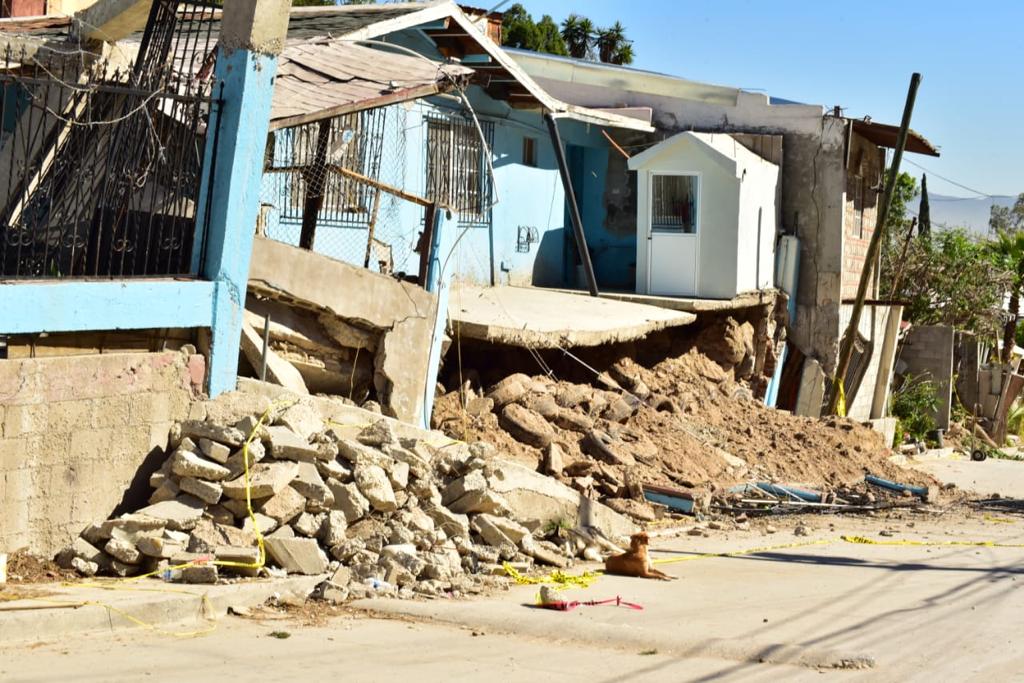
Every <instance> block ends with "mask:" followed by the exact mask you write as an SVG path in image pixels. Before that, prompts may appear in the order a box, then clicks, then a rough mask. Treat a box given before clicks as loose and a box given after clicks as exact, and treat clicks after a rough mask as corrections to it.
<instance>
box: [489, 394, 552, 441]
mask: <svg viewBox="0 0 1024 683" xmlns="http://www.w3.org/2000/svg"><path fill="white" fill-rule="evenodd" d="M498 422H499V424H501V427H502V429H504V430H505V431H506V432H508V433H509V434H511V435H512V438H514V439H515V440H516V441H519V442H520V443H525V444H527V445H529V446H535V447H536V448H546V447H547V445H548V444H549V443H551V440H552V439H553V438H554V436H555V430H554V429H552V427H551V424H550V423H549V422H548V421H547V420H545V419H544V418H543V417H541V416H540V415H539V414H538V413H536V412H534V411H532V410H530V409H529V408H526V407H523V406H521V405H519V404H518V403H512V404H510V405H507V406H505V407H504V408H503V409H502V411H501V417H500V419H499V420H498Z"/></svg>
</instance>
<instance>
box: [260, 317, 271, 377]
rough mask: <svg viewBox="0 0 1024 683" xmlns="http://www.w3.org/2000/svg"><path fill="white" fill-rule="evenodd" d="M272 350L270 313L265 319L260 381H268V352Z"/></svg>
mask: <svg viewBox="0 0 1024 683" xmlns="http://www.w3.org/2000/svg"><path fill="white" fill-rule="evenodd" d="M269 351H270V314H269V313H267V317H266V318H265V319H264V321H263V354H262V355H261V356H260V381H261V382H266V381H267V353H268V352H269Z"/></svg>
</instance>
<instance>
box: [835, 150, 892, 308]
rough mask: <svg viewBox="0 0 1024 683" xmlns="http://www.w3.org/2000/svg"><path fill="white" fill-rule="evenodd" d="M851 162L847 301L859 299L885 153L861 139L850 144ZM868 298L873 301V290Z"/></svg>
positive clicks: (845, 270) (845, 248) (846, 216)
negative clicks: (859, 288)
mask: <svg viewBox="0 0 1024 683" xmlns="http://www.w3.org/2000/svg"><path fill="white" fill-rule="evenodd" d="M849 157H850V162H849V164H848V165H847V167H846V200H845V203H844V205H843V276H842V297H843V299H844V300H847V299H853V298H855V297H856V296H857V285H858V284H859V283H860V274H861V271H862V270H864V258H865V257H866V256H867V252H868V242H870V241H871V235H872V233H874V231H875V221H876V220H877V219H878V200H879V197H880V196H881V193H880V192H878V189H877V188H878V187H880V185H881V182H882V172H883V170H884V165H885V157H884V155H883V153H882V150H881V149H880V148H879V147H878V146H876V145H875V144H873V143H871V142H868V141H867V140H866V139H864V138H862V137H861V136H860V135H854V136H853V138H852V140H851V141H850V153H849ZM868 296H869V297H874V296H875V292H874V290H873V289H869V290H868Z"/></svg>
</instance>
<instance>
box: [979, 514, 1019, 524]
mask: <svg viewBox="0 0 1024 683" xmlns="http://www.w3.org/2000/svg"><path fill="white" fill-rule="evenodd" d="M984 519H985V521H986V522H995V523H996V524H1013V523H1014V522H1016V521H1017V520H1015V519H1007V518H1006V517H993V516H992V515H985V517H984Z"/></svg>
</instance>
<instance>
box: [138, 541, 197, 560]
mask: <svg viewBox="0 0 1024 683" xmlns="http://www.w3.org/2000/svg"><path fill="white" fill-rule="evenodd" d="M135 547H136V548H138V549H139V552H140V553H142V554H143V555H146V556H147V557H156V558H158V559H170V558H172V557H174V556H175V555H177V554H178V553H180V552H182V551H184V550H185V546H184V545H183V544H181V543H175V542H173V541H169V540H167V539H166V538H164V537H163V536H146V537H144V538H140V539H139V540H138V542H137V543H136V544H135Z"/></svg>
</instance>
